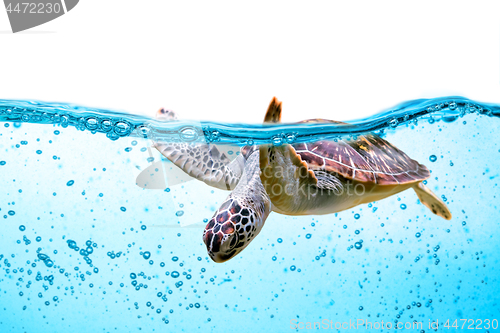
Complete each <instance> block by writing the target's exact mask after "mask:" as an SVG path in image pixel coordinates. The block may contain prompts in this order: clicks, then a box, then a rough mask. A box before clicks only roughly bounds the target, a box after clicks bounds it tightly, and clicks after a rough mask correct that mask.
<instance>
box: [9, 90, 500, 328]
mask: <svg viewBox="0 0 500 333" xmlns="http://www.w3.org/2000/svg"><path fill="white" fill-rule="evenodd" d="M264 111H265V110H262V113H263V114H264ZM311 116H314V115H311ZM499 116H500V105H494V104H485V103H479V102H475V101H471V100H468V99H465V98H461V97H445V98H438V99H432V100H418V101H409V102H406V103H403V104H401V105H398V106H396V107H394V108H391V109H390V110H387V111H385V112H382V113H380V114H377V115H374V116H372V117H369V118H367V119H361V120H354V121H351V122H350V123H351V124H353V125H352V126H339V125H335V124H310V123H308V124H300V125H297V124H282V125H277V126H271V127H270V126H262V125H260V124H222V123H214V122H194V121H190V122H185V121H179V122H173V123H160V122H157V121H155V120H154V119H149V118H146V117H140V116H135V115H130V114H127V113H124V112H112V111H109V110H97V109H91V108H85V107H81V106H75V105H67V104H58V103H44V102H33V101H13V100H0V175H1V176H0V188H1V192H0V221H1V222H0V223H1V225H0V226H1V229H2V232H1V234H0V258H1V260H0V332H94V331H95V332H137V331H145V332H157V331H161V332H194V331H204V332H233V331H238V332H289V331H290V332H291V331H311V330H309V329H307V328H308V327H309V326H308V325H314V322H316V323H317V324H316V325H318V324H321V327H322V328H324V329H327V328H328V331H333V332H341V331H346V330H352V331H355V329H353V327H356V325H357V324H360V326H359V327H358V330H364V331H366V332H381V331H382V332H386V331H389V332H390V331H394V329H387V325H388V324H387V323H390V324H391V326H394V325H397V323H400V324H399V325H400V326H402V327H404V326H405V325H406V327H409V326H408V325H417V326H412V328H411V329H403V330H405V331H408V332H433V331H435V330H434V329H432V328H429V323H434V324H433V325H434V327H435V325H437V324H439V327H438V329H437V331H439V332H466V331H470V329H473V328H476V329H479V328H482V329H481V331H482V332H495V331H499V330H500V329H499V328H498V327H500V324H499V323H498V322H499V321H500V303H499V301H500V281H499V274H498V270H497V269H496V266H497V265H498V263H499V259H500V254H499V253H500V244H499V241H498V240H499V239H500V229H499V224H500V220H499V219H498V216H499V215H500V207H499V204H498V202H499V200H498V197H499V196H500V190H499V186H498V183H499V179H500V177H499V172H500V171H499V170H500V139H499V138H498V134H499V132H498V128H499V126H500V119H499ZM367 131H372V132H375V133H377V134H379V135H382V136H383V137H384V138H385V139H386V140H388V141H390V142H391V143H393V144H394V145H395V146H397V147H398V148H400V149H401V150H403V151H404V152H406V153H407V154H408V155H409V156H410V157H412V158H413V159H416V160H418V161H419V162H421V163H423V164H425V165H426V166H427V167H428V168H429V169H430V170H431V172H432V173H431V178H430V179H429V180H428V182H427V186H428V187H430V188H431V189H432V190H433V191H434V192H435V193H436V194H437V195H438V196H440V197H441V198H442V199H443V200H444V201H445V202H446V203H447V205H448V207H449V208H450V211H451V212H452V214H453V218H452V220H450V221H446V220H444V219H441V218H439V217H438V216H435V215H433V214H431V213H430V212H429V211H428V210H427V209H426V208H425V207H424V206H423V205H422V204H420V203H419V202H418V199H417V197H416V195H415V194H414V193H413V192H412V191H405V192H401V193H399V194H398V195H395V196H392V197H390V198H387V199H384V200H382V201H380V202H373V203H370V204H368V205H361V206H357V207H355V208H354V209H352V210H348V211H344V212H340V213H337V214H331V215H324V216H302V217H291V216H283V215H279V214H276V213H271V215H270V216H269V218H268V219H267V221H266V224H265V226H264V228H263V230H262V232H261V233H260V234H259V235H258V237H256V239H255V240H254V241H253V242H252V243H251V244H250V245H249V246H248V247H247V248H246V249H245V250H244V251H243V252H242V253H241V254H240V255H238V256H237V257H235V258H234V259H231V260H230V261H228V262H226V263H223V264H216V263H214V262H212V261H211V260H210V259H209V257H208V255H207V253H206V247H205V245H204V244H203V241H202V232H203V228H204V224H205V222H204V221H206V219H207V218H208V219H209V218H210V217H211V216H212V214H213V212H214V211H215V210H216V209H217V208H218V207H219V205H220V204H221V203H222V202H223V200H224V199H225V198H226V196H227V194H228V192H226V191H222V190H218V189H214V188H211V187H208V186H207V185H205V184H203V183H201V182H198V181H187V182H181V183H179V184H177V185H173V186H170V185H169V184H171V183H172V182H171V179H167V180H165V184H164V186H163V187H162V186H159V187H160V188H158V189H156V190H152V189H144V188H141V187H139V186H137V185H136V178H137V177H138V176H139V175H140V174H141V173H142V172H144V170H145V169H147V168H148V167H149V166H151V165H152V163H154V162H158V161H162V159H161V155H160V154H159V153H157V152H156V151H154V150H151V149H148V147H150V145H151V139H158V140H175V141H179V140H180V141H204V140H205V141H208V142H213V143H218V144H225V145H226V146H227V147H229V148H227V151H228V154H229V155H232V156H236V155H237V154H238V148H239V147H238V146H241V145H245V144H261V143H269V142H272V143H274V144H283V143H286V142H288V143H291V142H300V141H310V140H318V139H325V138H328V139H332V140H340V139H349V138H353V137H356V135H358V134H362V133H365V132H367ZM231 153H232V154H231ZM162 163H164V165H168V164H166V162H165V161H163V162H162ZM168 177H173V176H172V175H171V174H169V173H168V172H167V178H168ZM447 320H449V322H448V327H447V326H446V323H447ZM455 320H456V321H455ZM366 321H368V322H370V323H371V325H372V326H371V327H373V325H374V326H375V327H373V328H371V327H370V326H368V328H367V327H366V326H362V325H361V324H365V323H366ZM382 321H383V325H386V326H384V327H385V329H382V328H381V326H380V325H382ZM349 322H351V323H352V322H355V323H356V325H354V326H351V325H348V324H349ZM414 322H416V323H417V324H414ZM436 322H437V323H436ZM342 323H345V324H344V328H341V327H340V326H338V325H342ZM377 323H378V325H379V326H378V329H377ZM418 323H421V327H420V326H418ZM453 324H455V326H456V327H454V326H453ZM336 325H337V328H338V329H336V328H335V326H336ZM346 325H347V326H346ZM487 325H489V326H488V327H487ZM316 327H318V326H316ZM413 327H415V329H414V328H413ZM416 327H418V328H416ZM495 328H496V329H495Z"/></svg>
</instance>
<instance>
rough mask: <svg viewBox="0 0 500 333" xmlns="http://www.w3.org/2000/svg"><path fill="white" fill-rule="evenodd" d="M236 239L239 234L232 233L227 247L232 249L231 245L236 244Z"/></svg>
mask: <svg viewBox="0 0 500 333" xmlns="http://www.w3.org/2000/svg"><path fill="white" fill-rule="evenodd" d="M238 239H239V236H238V234H237V233H234V234H233V237H232V238H231V242H230V243H229V248H230V249H232V248H233V247H235V246H236V244H238Z"/></svg>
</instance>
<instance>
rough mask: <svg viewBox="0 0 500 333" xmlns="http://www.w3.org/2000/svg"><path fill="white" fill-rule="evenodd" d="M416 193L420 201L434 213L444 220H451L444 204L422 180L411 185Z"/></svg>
mask: <svg viewBox="0 0 500 333" xmlns="http://www.w3.org/2000/svg"><path fill="white" fill-rule="evenodd" d="M413 189H414V190H415V193H417V196H418V198H419V199H420V202H421V203H422V204H424V205H425V206H426V207H427V208H429V209H430V210H431V211H432V212H433V213H434V214H436V215H438V216H441V217H442V218H444V219H446V220H451V212H450V210H449V209H448V207H447V206H446V204H445V203H444V202H443V201H442V200H441V199H439V198H438V197H437V196H436V195H435V194H434V193H433V192H432V191H431V190H430V189H429V188H428V187H427V186H425V185H424V184H423V183H422V182H420V183H417V184H416V185H415V186H413Z"/></svg>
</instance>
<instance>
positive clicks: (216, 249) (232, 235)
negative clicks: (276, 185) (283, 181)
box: [203, 184, 271, 263]
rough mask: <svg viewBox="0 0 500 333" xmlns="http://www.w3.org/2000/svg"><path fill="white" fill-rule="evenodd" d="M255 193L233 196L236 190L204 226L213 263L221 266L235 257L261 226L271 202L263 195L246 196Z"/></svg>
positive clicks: (204, 236) (204, 238)
mask: <svg viewBox="0 0 500 333" xmlns="http://www.w3.org/2000/svg"><path fill="white" fill-rule="evenodd" d="M260 186H262V184H260ZM254 191H255V189H254V188H252V189H251V190H249V191H248V193H247V196H238V195H235V192H238V191H235V192H233V193H232V194H230V195H229V197H228V198H227V199H226V201H225V202H224V203H223V204H222V205H221V207H220V208H219V209H218V210H217V212H215V214H214V216H213V217H212V219H211V220H210V221H209V222H208V224H207V226H206V227H205V231H204V232H203V242H205V245H206V246H207V251H208V254H209V255H210V258H212V260H213V261H215V262H218V263H221V262H224V261H227V260H229V259H231V258H233V257H234V256H236V255H237V254H238V253H240V252H241V251H242V250H243V249H244V248H245V247H247V246H248V244H250V242H251V241H252V240H253V239H254V238H255V236H257V234H258V233H259V232H260V230H261V229H262V227H263V226H264V222H265V220H266V218H267V216H268V215H269V212H270V210H271V201H270V200H269V197H268V196H267V194H265V193H264V195H262V196H260V195H259V196H251V197H249V196H248V195H252V194H256V193H255V192H254ZM259 192H260V191H259ZM250 198H251V199H250Z"/></svg>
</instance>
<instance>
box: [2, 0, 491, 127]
mask: <svg viewBox="0 0 500 333" xmlns="http://www.w3.org/2000/svg"><path fill="white" fill-rule="evenodd" d="M499 12H500V5H498V2H497V1H481V2H472V1H440V2H432V1H419V2H412V3H410V2H404V3H403V2H401V1H356V2H344V1H314V2H310V3H307V4H306V3H305V2H298V1H252V2H246V4H242V3H241V2H235V1H189V2H187V1H184V2H180V1H176V2H174V1H165V0H149V1H147V2H146V1H142V2H141V1H128V0H121V1H118V0H106V1H98V0H84V1H80V3H79V4H78V5H77V7H75V9H73V10H72V11H71V12H69V13H68V14H66V15H64V16H63V17H60V18H59V19H56V20H54V21H52V22H49V23H47V24H44V25H42V26H39V27H36V28H33V29H31V30H28V31H26V32H24V33H19V34H11V33H9V31H10V26H9V23H8V18H7V14H6V13H5V11H4V10H0V32H2V33H0V41H1V43H0V77H1V80H0V98H6V99H38V100H43V101H61V102H70V103H77V104H82V105H88V106H94V107H99V108H110V109H121V110H125V111H128V112H133V113H138V114H148V115H151V116H153V115H154V113H155V111H156V110H157V109H158V108H159V107H160V106H164V107H166V108H169V109H173V110H175V111H177V112H178V113H179V114H180V115H181V117H182V118H187V119H205V120H207V119H208V120H214V121H229V122H261V121H262V118H263V114H264V112H265V109H266V108H267V105H268V103H269V101H270V100H271V98H272V97H273V96H277V97H278V98H279V99H280V100H282V101H283V108H284V114H283V120H284V121H297V120H301V119H304V118H316V117H321V118H330V119H337V120H348V119H354V118H362V117H367V116H369V115H372V114H374V113H377V112H379V111H381V110H384V109H387V108H389V107H391V106H394V105H396V104H399V103H400V102H402V101H406V100H410V99H418V98H433V97H441V96H446V95H461V96H464V97H468V98H471V99H475V100H478V101H483V102H491V103H500V94H499V92H500V91H499V90H500V89H499V88H500V85H499V84H500V68H499V62H500V52H499V45H500V16H499V15H498V13H499Z"/></svg>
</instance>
